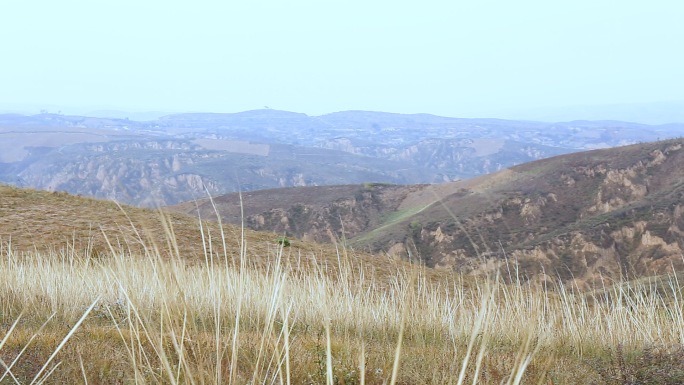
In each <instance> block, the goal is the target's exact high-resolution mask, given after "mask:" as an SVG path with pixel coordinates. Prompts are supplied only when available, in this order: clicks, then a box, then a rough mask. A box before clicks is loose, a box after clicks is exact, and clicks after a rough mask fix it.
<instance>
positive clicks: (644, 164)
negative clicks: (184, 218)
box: [170, 139, 684, 285]
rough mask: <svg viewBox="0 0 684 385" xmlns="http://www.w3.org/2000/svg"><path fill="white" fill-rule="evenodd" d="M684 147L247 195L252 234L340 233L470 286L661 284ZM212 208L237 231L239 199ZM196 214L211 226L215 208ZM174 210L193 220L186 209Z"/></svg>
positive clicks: (678, 204)
mask: <svg viewBox="0 0 684 385" xmlns="http://www.w3.org/2000/svg"><path fill="white" fill-rule="evenodd" d="M683 145H684V141H682V140H681V139H675V140H668V141H660V142H652V143H645V144H636V145H631V146H625V147H619V148H614V149H604V150H595V151H589V152H584V153H574V154H567V155H562V156H557V157H553V158H549V159H544V160H539V161H535V162H530V163H525V164H523V165H519V166H514V167H511V168H509V169H506V170H502V171H499V172H496V173H493V174H490V175H485V176H482V177H478V178H474V179H470V180H466V181H460V182H452V183H446V184H440V185H415V186H387V185H378V184H375V185H372V184H366V185H356V186H337V187H334V188H329V189H328V190H325V191H323V190H315V189H302V188H295V189H278V190H271V191H262V192H259V193H258V194H254V195H250V194H245V195H244V205H245V216H246V218H245V223H246V224H247V225H248V226H250V227H252V228H258V229H260V230H274V231H276V232H281V233H285V234H288V235H293V236H298V237H302V238H305V239H315V240H317V241H330V240H331V239H334V238H338V237H341V236H342V234H343V233H344V234H345V235H346V237H347V239H349V242H350V244H351V245H353V246H354V247H356V248H358V249H364V250H371V251H375V252H378V251H386V252H388V253H389V254H391V255H393V256H395V257H404V258H406V257H407V256H408V255H409V254H410V255H412V256H419V257H420V258H421V259H423V261H424V262H425V263H426V264H427V265H428V266H432V267H436V268H442V269H447V270H455V271H459V272H466V273H470V274H481V273H484V272H487V271H496V270H499V271H501V272H502V273H503V274H504V275H508V274H509V269H511V271H514V272H515V271H517V274H518V275H519V277H520V279H523V280H526V279H528V278H532V277H534V279H535V280H540V279H546V278H550V277H556V276H560V277H561V278H562V279H564V280H573V279H575V282H576V283H577V284H578V285H585V284H589V285H593V284H595V283H599V282H602V280H603V279H619V278H620V276H625V277H629V276H634V275H638V276H641V275H648V274H653V273H658V274H662V273H665V272H668V271H670V270H671V269H672V268H673V267H674V268H676V269H679V268H681V267H682V260H681V254H682V249H684V237H683V236H682V235H683V234H684V232H683V230H682V229H684V222H683V221H684V216H683V214H684V182H683V181H684V151H682V146H683ZM324 197H326V198H327V199H326V198H324ZM215 201H216V203H217V205H218V206H219V207H220V209H219V210H220V212H221V213H222V215H223V218H224V220H227V221H233V222H235V221H238V220H239V216H237V214H238V213H239V211H236V210H239V203H238V200H237V197H236V195H229V196H223V197H217V198H216V200H215ZM199 204H200V211H201V213H202V215H203V216H205V217H206V216H209V215H210V213H209V211H208V209H209V207H210V203H208V202H199ZM170 209H175V210H178V211H181V212H185V213H188V214H192V215H196V212H195V211H193V208H192V207H190V206H189V205H187V204H186V205H183V206H176V207H172V208H170ZM507 262H508V263H507ZM516 267H517V269H516ZM512 274H515V273H512Z"/></svg>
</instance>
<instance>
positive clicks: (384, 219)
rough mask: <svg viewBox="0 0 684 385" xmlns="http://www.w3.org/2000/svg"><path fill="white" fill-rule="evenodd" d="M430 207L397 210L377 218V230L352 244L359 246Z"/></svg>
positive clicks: (354, 240)
mask: <svg viewBox="0 0 684 385" xmlns="http://www.w3.org/2000/svg"><path fill="white" fill-rule="evenodd" d="M430 205H432V203H430V204H427V205H425V206H416V207H409V208H406V209H403V210H397V211H392V212H389V213H386V214H383V215H382V216H381V217H380V218H379V224H378V227H377V228H375V229H374V230H373V231H371V232H368V233H366V234H363V235H361V236H360V237H357V238H354V239H352V243H354V244H361V243H364V242H367V241H369V240H372V239H374V238H376V237H377V236H379V235H380V234H382V233H383V231H384V230H387V229H388V228H390V227H392V226H394V225H396V224H398V223H400V222H402V221H404V220H406V219H408V218H410V217H412V216H414V215H416V214H418V213H419V212H421V211H423V210H425V209H426V208H428V207H429V206H430Z"/></svg>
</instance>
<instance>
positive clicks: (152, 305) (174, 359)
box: [0, 248, 684, 384]
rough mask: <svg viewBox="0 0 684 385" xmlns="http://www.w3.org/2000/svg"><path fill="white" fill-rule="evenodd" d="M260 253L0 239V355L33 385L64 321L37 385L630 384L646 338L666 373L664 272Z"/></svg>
mask: <svg viewBox="0 0 684 385" xmlns="http://www.w3.org/2000/svg"><path fill="white" fill-rule="evenodd" d="M272 252H273V253H274V255H273V256H271V258H269V259H270V260H273V261H274V262H273V263H272V264H271V265H270V266H269V268H268V269H266V270H263V269H261V268H255V267H254V266H249V265H248V263H247V261H246V260H244V261H243V263H242V266H232V265H231V264H225V263H223V264H221V263H214V264H211V263H209V264H189V263H187V262H186V261H184V260H181V259H163V258H159V257H157V258H154V257H152V258H140V257H136V256H130V255H124V254H121V253H117V252H116V251H114V252H112V254H111V255H108V256H106V257H103V256H100V257H99V258H98V259H93V258H91V257H89V256H88V255H80V254H77V253H72V254H57V253H44V254H41V253H35V252H29V253H22V254H19V253H13V252H11V251H10V250H8V249H6V248H5V249H4V250H3V252H2V258H1V260H0V276H2V277H4V279H3V281H2V282H1V283H0V298H1V303H0V312H1V314H2V320H1V324H2V326H1V330H3V332H2V335H1V337H2V338H5V341H4V342H5V343H4V345H3V346H2V348H0V358H2V362H4V364H5V365H7V366H8V367H9V366H10V365H12V368H11V373H12V376H14V378H16V380H17V382H19V383H22V384H23V383H31V382H32V381H33V380H34V378H36V376H37V375H38V374H39V372H40V369H41V368H42V367H43V366H44V364H45V363H46V362H48V360H49V358H50V356H51V355H52V354H53V352H54V351H55V349H56V348H57V347H58V346H59V344H60V342H62V340H63V339H64V337H65V336H67V335H68V333H69V332H70V331H71V330H75V332H74V334H73V335H72V336H71V337H70V338H69V340H68V341H66V344H64V347H63V348H62V349H61V350H60V351H59V352H58V353H57V354H56V356H55V358H54V359H53V360H51V361H49V362H48V364H47V365H46V366H45V369H44V370H43V372H42V374H40V376H38V377H37V378H38V381H37V382H40V381H41V379H44V378H45V376H46V375H47V374H49V375H50V377H49V378H48V379H47V382H49V383H55V382H67V381H69V382H74V381H75V382H85V379H84V378H87V382H88V383H131V382H135V383H171V384H176V383H196V384H199V383H235V384H247V383H292V384H300V383H340V384H358V383H361V381H362V375H361V373H363V381H364V382H365V383H368V384H371V383H373V384H374V383H391V382H392V377H393V369H394V367H395V362H396V363H397V364H396V365H397V366H396V368H397V371H396V383H403V384H414V383H433V384H442V383H454V384H458V383H493V384H499V383H544V384H547V383H553V384H560V383H591V382H595V383H611V384H612V383H630V382H615V381H621V380H620V379H625V381H626V378H627V376H630V375H631V376H632V377H634V376H636V374H630V373H641V372H643V370H645V369H643V368H642V367H641V366H640V364H639V363H640V362H642V361H643V362H646V361H644V359H643V355H640V353H639V351H640V350H641V349H643V348H644V347H648V348H647V350H646V351H647V352H648V351H649V350H648V349H651V350H650V351H653V349H654V348H653V346H657V349H658V352H659V353H658V354H659V355H660V356H658V354H650V355H649V356H648V359H649V360H650V361H648V367H649V368H651V372H653V373H660V372H662V370H666V369H667V368H669V369H667V370H669V372H668V373H670V374H672V373H674V374H672V375H678V374H677V373H679V372H677V370H678V368H679V367H675V368H672V366H673V363H672V362H673V360H676V359H678V358H681V357H682V356H683V354H681V349H679V350H677V349H678V346H679V344H681V343H682V336H684V334H683V333H682V332H683V331H684V317H683V316H682V304H681V302H680V301H679V295H680V293H679V285H678V283H677V282H676V281H675V280H674V279H676V278H673V280H672V281H668V280H664V281H662V282H661V281H658V282H656V281H653V280H652V281H643V282H641V283H638V284H637V286H629V285H626V284H625V285H616V286H614V287H613V288H612V289H608V290H606V291H602V292H600V293H597V294H595V295H592V296H586V295H579V294H574V293H572V292H571V291H568V290H566V288H563V287H562V286H559V287H557V288H555V290H554V291H545V290H543V289H534V288H526V287H523V286H520V285H508V286H506V285H502V284H498V283H497V281H496V280H489V281H481V282H480V283H479V284H477V285H462V284H460V283H459V282H458V281H451V282H449V283H448V285H449V286H450V287H446V286H444V285H442V286H439V285H435V284H434V283H433V282H432V281H431V280H427V279H425V274H424V271H425V270H424V269H421V268H420V267H415V268H414V269H405V270H402V271H400V272H399V273H398V274H397V276H396V279H395V280H394V282H392V283H391V284H386V283H383V284H378V282H377V281H376V280H375V278H373V276H372V275H371V274H372V273H371V272H372V271H371V270H368V269H366V268H364V266H363V265H355V264H353V263H351V262H349V263H345V262H342V263H340V265H339V266H338V267H337V269H338V270H337V271H336V272H334V274H332V272H331V271H323V270H321V269H317V268H316V266H317V265H315V264H313V263H311V264H308V265H307V267H306V268H303V266H301V265H300V266H299V268H296V267H297V266H296V264H297V263H300V264H301V263H304V262H302V261H301V260H300V261H297V260H296V259H292V258H286V256H285V255H283V253H281V252H280V251H277V250H273V251H272ZM341 259H342V260H344V257H343V256H341ZM307 263H308V262H307ZM93 304H94V307H92V310H90V307H91V305H93ZM84 314H86V317H85V318H84V319H83V323H82V324H81V325H77V323H78V322H79V320H80V319H81V317H82V316H83V315H84ZM16 321H18V323H17V324H16V326H15V327H14V329H12V330H10V329H11V328H12V324H14V323H15V322H16ZM46 321H47V323H46V324H45V326H43V328H42V329H41V325H43V323H45V322H46ZM236 325H237V326H236ZM76 326H78V327H76ZM397 341H402V342H401V344H400V345H399V346H400V349H397ZM617 347H619V351H620V352H625V353H624V354H623V353H620V354H622V355H623V356H626V357H627V358H625V357H623V358H621V360H622V361H621V362H622V363H612V362H614V361H615V362H617V358H611V357H613V356H614V354H613V356H611V353H610V349H616V348H617ZM24 348H26V350H25V352H24V353H23V354H22V355H21V356H19V357H18V355H19V353H20V352H21V351H22V349H24ZM668 349H669V350H668ZM672 355H674V358H673V356H672ZM397 356H398V357H399V360H398V361H396V357H397ZM17 357H18V359H17ZM630 357H632V358H631V359H632V361H630ZM654 357H655V358H654ZM658 357H660V359H658ZM15 360H16V362H15ZM611 360H612V361H611ZM640 360H641V361H640ZM611 363H612V364H611ZM630 365H631V366H630ZM634 365H636V367H635V366H634ZM644 365H646V364H644ZM668 365H669V366H668ZM680 366H681V365H680ZM640 370H641V372H640ZM659 370H660V372H659ZM4 372H5V370H2V369H0V373H4ZM623 372H624V373H626V374H625V375H622V374H621V373H623ZM651 372H649V373H651ZM670 374H668V376H670ZM12 376H10V375H9V374H8V375H6V376H5V378H4V379H3V381H4V382H3V383H14V380H13V379H12ZM670 377H671V376H670ZM476 378H477V380H476ZM635 378H636V377H635ZM668 378H669V377H668ZM678 378H679V377H678ZM611 381H613V382H611ZM661 383H662V382H661ZM672 383H676V382H672Z"/></svg>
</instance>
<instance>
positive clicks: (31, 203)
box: [0, 185, 448, 281]
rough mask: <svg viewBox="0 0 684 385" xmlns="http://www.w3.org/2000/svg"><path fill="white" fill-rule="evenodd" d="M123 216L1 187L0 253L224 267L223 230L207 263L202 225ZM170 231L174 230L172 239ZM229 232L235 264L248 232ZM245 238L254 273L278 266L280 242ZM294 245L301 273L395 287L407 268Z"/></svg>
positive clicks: (210, 228)
mask: <svg viewBox="0 0 684 385" xmlns="http://www.w3.org/2000/svg"><path fill="white" fill-rule="evenodd" d="M122 209H123V211H122ZM122 209H121V208H119V206H117V204H116V203H115V202H111V201H104V200H97V199H92V198H85V197H80V196H73V195H69V194H66V193H58V192H53V193H49V192H45V191H37V190H33V189H20V188H16V187H13V186H6V185H0V249H2V252H5V253H6V252H7V251H8V250H11V251H13V252H32V251H38V252H46V253H47V252H50V251H57V252H60V251H61V252H64V253H66V254H67V255H68V254H70V253H76V254H78V255H83V254H84V253H90V255H91V256H94V257H98V256H104V255H108V254H110V244H111V247H112V248H114V250H115V251H116V252H120V253H122V254H124V255H129V256H135V255H140V256H147V257H152V256H153V255H155V254H157V251H155V249H156V250H158V252H159V254H160V255H161V256H162V257H163V258H172V257H173V258H175V256H180V257H181V259H183V260H185V261H187V262H189V263H190V264H194V263H197V262H202V263H204V262H206V260H205V259H206V258H212V259H213V260H215V261H219V262H223V260H224V251H223V250H224V249H223V245H224V241H223V239H222V238H221V229H220V228H219V227H218V225H217V224H216V223H212V222H204V223H203V227H204V232H205V234H204V238H205V240H206V249H207V250H209V247H210V246H209V240H210V239H211V241H212V242H211V250H212V251H213V256H211V254H210V255H209V256H206V255H205V252H204V250H205V247H204V246H203V239H202V232H201V230H200V222H199V221H198V220H197V218H194V217H190V216H185V215H181V214H167V215H166V219H165V220H164V221H162V219H161V215H160V213H159V211H156V210H150V209H142V208H136V207H131V206H122ZM164 223H169V224H171V229H172V233H173V236H172V237H169V236H168V234H169V230H168V229H167V227H166V225H164ZM223 232H224V234H225V246H226V256H227V258H228V262H229V263H233V262H235V261H237V260H239V255H240V242H241V237H242V234H241V233H242V230H241V228H239V227H236V226H233V225H230V224H226V225H224V229H223ZM105 235H106V238H105ZM244 237H245V238H244V239H245V243H246V245H247V246H246V256H247V261H246V262H247V264H248V265H250V266H252V265H253V266H257V267H258V266H261V265H263V266H268V265H270V264H272V263H274V261H275V259H276V258H278V250H279V249H280V245H279V244H278V243H276V238H277V237H276V236H275V235H274V234H272V233H260V232H255V231H251V230H248V229H247V230H245V234H244ZM174 240H175V242H174ZM291 243H292V245H291V246H290V247H287V248H285V249H284V253H283V257H282V258H283V259H284V260H287V261H290V262H289V263H292V268H293V269H294V270H297V269H298V268H305V267H307V266H308V267H311V266H318V267H317V268H321V267H323V266H325V268H326V269H337V268H338V265H339V263H340V261H341V260H342V261H347V262H350V263H351V264H352V265H363V267H364V268H366V269H368V271H370V272H371V274H372V275H373V276H375V277H377V278H378V279H380V280H381V281H384V280H388V281H391V279H393V277H395V274H396V271H397V269H401V268H403V267H405V266H407V265H405V264H403V263H397V262H396V261H392V260H390V259H388V258H387V257H386V256H382V255H371V254H366V253H347V252H345V251H344V250H341V249H340V248H339V247H335V246H333V245H329V244H319V243H313V242H306V241H299V240H294V239H293V240H292V241H291ZM176 247H177V248H178V249H177V250H178V251H177V252H176ZM308 267H307V268H308ZM426 274H427V277H430V278H431V279H444V278H447V277H448V274H447V275H445V274H444V273H442V272H437V271H427V273H426Z"/></svg>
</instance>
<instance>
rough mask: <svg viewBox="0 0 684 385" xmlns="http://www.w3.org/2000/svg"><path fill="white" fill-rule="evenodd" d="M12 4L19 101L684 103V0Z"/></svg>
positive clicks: (8, 9) (168, 105)
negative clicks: (683, 16)
mask: <svg viewBox="0 0 684 385" xmlns="http://www.w3.org/2000/svg"><path fill="white" fill-rule="evenodd" d="M1 8H2V11H1V13H0V105H5V106H23V105H38V104H43V105H55V106H69V107H73V108H81V109H83V108H85V109H88V108H92V109H123V110H135V111H178V112H180V111H211V112H236V111H243V110H250V109H258V108H263V107H265V106H268V107H270V108H275V109H280V110H288V111H297V112H304V113H307V114H310V115H319V114H324V113H328V112H334V111H342V110H374V111H386V112H399V113H418V112H420V113H433V114H438V115H445V116H462V117H476V116H478V117H504V116H505V115H506V114H508V116H512V115H515V114H518V115H520V116H521V117H524V115H525V112H524V111H528V112H529V111H538V112H539V111H540V109H542V110H543V109H544V108H547V109H553V108H556V109H557V108H564V107H565V106H585V107H586V106H601V105H613V106H615V105H626V106H629V105H631V104H639V103H641V104H643V103H647V104H648V103H657V102H673V101H674V102H684V70H682V69H683V68H684V50H682V49H681V47H682V44H683V43H682V41H683V40H684V39H683V38H684V23H682V22H681V15H682V14H684V1H681V0H649V1H643V0H639V1H632V0H619V1H612V0H610V1H608V0H572V1H568V0H558V1H549V0H539V1H538V0H516V1H511V0H499V1H495V0H477V1H475V0H468V1H465V0H451V1H441V0H440V1H431V0H420V1H401V0H394V1H384V0H383V1H380V0H378V1H374V0H360V1H358V0H344V1H337V0H334V1H333V0H316V1H307V0H290V1H273V0H243V1H232V0H220V1H213V0H193V1H173V0H133V1H131V0H117V1H101V0H60V1H53V0H42V1H36V0H2V7H1ZM681 106H684V104H681ZM627 108H628V107H627Z"/></svg>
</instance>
